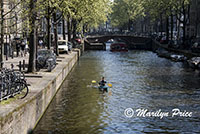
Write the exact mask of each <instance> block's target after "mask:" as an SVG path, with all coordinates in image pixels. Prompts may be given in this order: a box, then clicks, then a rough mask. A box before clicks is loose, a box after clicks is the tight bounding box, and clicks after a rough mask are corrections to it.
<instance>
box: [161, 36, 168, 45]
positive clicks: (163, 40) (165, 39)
mask: <svg viewBox="0 0 200 134" xmlns="http://www.w3.org/2000/svg"><path fill="white" fill-rule="evenodd" d="M167 43H168V42H167V37H166V36H163V37H162V38H161V40H160V44H167Z"/></svg>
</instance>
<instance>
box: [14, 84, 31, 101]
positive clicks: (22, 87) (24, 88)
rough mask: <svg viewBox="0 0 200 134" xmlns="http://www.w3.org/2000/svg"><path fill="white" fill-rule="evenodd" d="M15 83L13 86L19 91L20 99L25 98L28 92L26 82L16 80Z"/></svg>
mask: <svg viewBox="0 0 200 134" xmlns="http://www.w3.org/2000/svg"><path fill="white" fill-rule="evenodd" d="M15 84H16V86H15V88H16V90H17V91H19V93H20V95H19V98H20V99H23V98H25V97H26V96H27V94H28V92H29V89H28V86H27V84H26V83H25V82H16V83H15Z"/></svg>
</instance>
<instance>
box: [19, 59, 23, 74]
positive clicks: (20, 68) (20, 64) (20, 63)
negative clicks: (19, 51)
mask: <svg viewBox="0 0 200 134" xmlns="http://www.w3.org/2000/svg"><path fill="white" fill-rule="evenodd" d="M19 71H20V72H21V71H22V62H21V61H19Z"/></svg>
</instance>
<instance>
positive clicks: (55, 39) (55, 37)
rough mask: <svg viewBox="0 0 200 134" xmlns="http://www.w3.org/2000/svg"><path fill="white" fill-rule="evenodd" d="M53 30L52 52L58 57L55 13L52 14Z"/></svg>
mask: <svg viewBox="0 0 200 134" xmlns="http://www.w3.org/2000/svg"><path fill="white" fill-rule="evenodd" d="M53 20H54V23H53V30H54V50H55V54H56V55H57V56H59V52H58V31H57V23H56V22H57V19H56V11H55V12H54V13H53Z"/></svg>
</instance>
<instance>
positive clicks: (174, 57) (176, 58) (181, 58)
mask: <svg viewBox="0 0 200 134" xmlns="http://www.w3.org/2000/svg"><path fill="white" fill-rule="evenodd" d="M171 59H172V60H173V61H177V62H178V61H186V60H187V57H185V56H184V55H177V54H172V55H171Z"/></svg>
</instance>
